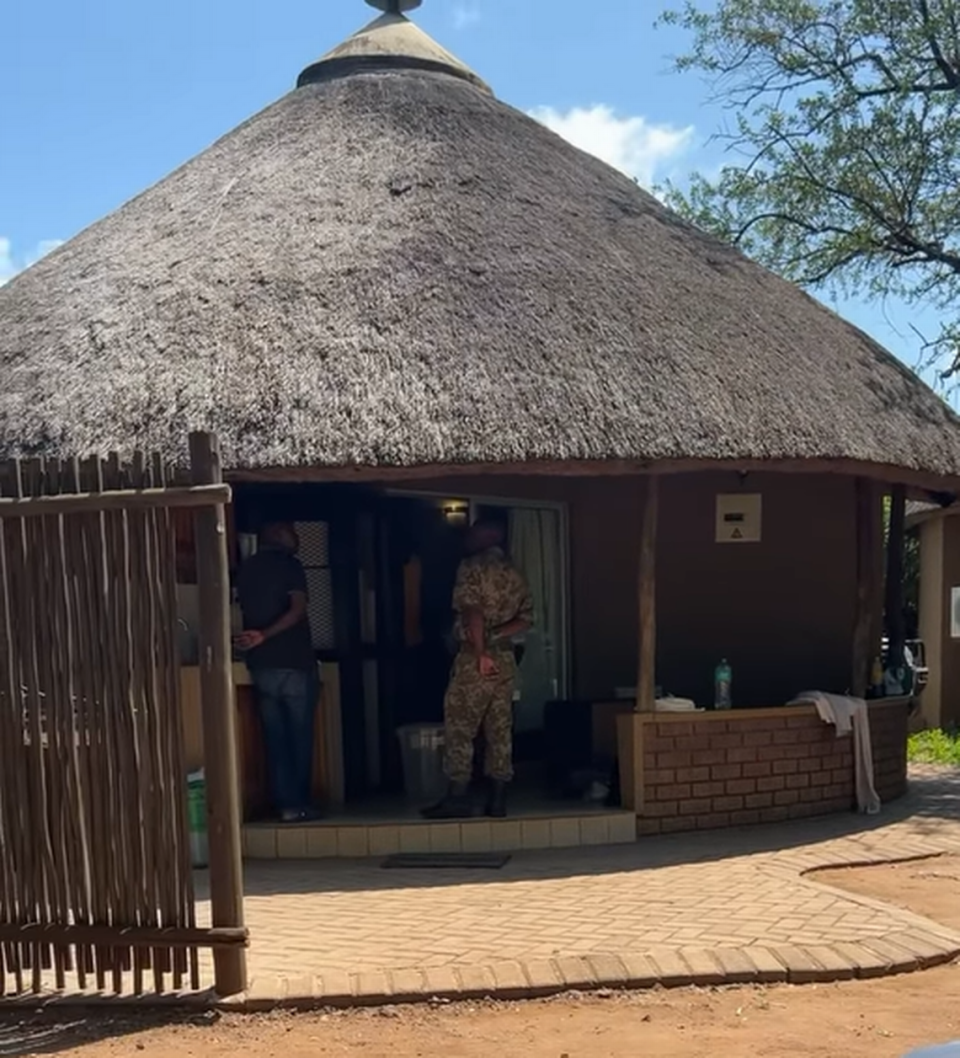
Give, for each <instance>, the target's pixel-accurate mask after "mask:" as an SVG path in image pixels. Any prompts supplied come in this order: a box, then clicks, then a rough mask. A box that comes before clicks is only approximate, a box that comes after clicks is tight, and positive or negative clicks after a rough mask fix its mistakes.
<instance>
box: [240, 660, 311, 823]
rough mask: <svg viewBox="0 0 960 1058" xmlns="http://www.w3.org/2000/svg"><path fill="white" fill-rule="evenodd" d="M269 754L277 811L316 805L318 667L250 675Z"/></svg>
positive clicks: (268, 764)
mask: <svg viewBox="0 0 960 1058" xmlns="http://www.w3.org/2000/svg"><path fill="white" fill-rule="evenodd" d="M251 678H252V680H253V687H254V690H255V691H256V696H257V708H258V711H259V713H260V723H261V725H262V726H263V738H264V742H265V743H266V751H267V779H268V781H269V784H270V794H271V798H272V800H273V807H274V809H275V810H276V811H277V812H281V813H283V812H299V811H303V810H304V809H307V808H309V807H310V805H311V803H312V801H313V789H312V787H313V782H312V780H313V730H314V718H315V714H316V708H317V699H318V698H319V692H320V681H319V679H318V677H317V672H316V669H314V670H312V671H304V670H301V669H259V670H257V671H255V672H252V673H251Z"/></svg>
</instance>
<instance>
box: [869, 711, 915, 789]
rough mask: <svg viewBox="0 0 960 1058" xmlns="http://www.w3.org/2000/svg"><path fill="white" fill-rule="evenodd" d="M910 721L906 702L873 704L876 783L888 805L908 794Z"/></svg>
mask: <svg viewBox="0 0 960 1058" xmlns="http://www.w3.org/2000/svg"><path fill="white" fill-rule="evenodd" d="M908 719H909V706H908V704H907V703H906V702H900V701H894V702H874V703H872V704H871V705H870V745H871V749H872V750H873V781H874V784H875V786H876V787H877V793H878V794H879V795H880V800H881V801H883V802H884V803H886V802H887V801H895V800H896V799H897V798H898V797H903V795H904V794H905V793H906V792H907V727H908Z"/></svg>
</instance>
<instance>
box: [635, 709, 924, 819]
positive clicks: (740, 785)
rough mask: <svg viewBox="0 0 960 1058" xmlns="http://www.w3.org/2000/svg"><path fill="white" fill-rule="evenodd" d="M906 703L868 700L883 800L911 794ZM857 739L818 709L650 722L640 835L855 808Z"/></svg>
mask: <svg viewBox="0 0 960 1058" xmlns="http://www.w3.org/2000/svg"><path fill="white" fill-rule="evenodd" d="M907 715H908V706H907V703H906V702H902V701H896V702H889V703H885V702H884V703H875V704H871V706H870V731H871V742H872V747H873V754H874V775H875V783H876V786H877V792H878V793H879V795H880V798H881V800H882V801H890V800H894V799H895V798H897V797H900V796H902V795H903V794H904V793H905V792H906V785H907V775H906V738H907ZM854 798H855V791H854V779H853V745H852V739H851V738H839V739H838V738H837V737H836V733H835V731H834V728H833V727H832V726H830V725H828V724H824V723H823V722H822V721H821V720H820V718H819V717H818V716H817V714H816V711H815V710H814V709H812V708H801V709H796V708H791V709H785V710H783V715H777V711H776V710H763V711H759V712H757V713H750V712H740V713H731V714H728V716H727V717H722V718H721V717H719V716H717V714H701V715H699V716H697V717H691V718H689V719H687V718H684V719H683V720H677V719H664V720H654V719H650V720H645V721H644V723H643V809H642V812H641V814H640V818H639V819H638V829H639V832H640V833H641V834H667V833H673V832H676V831H683V830H707V829H713V828H716V827H726V826H744V825H747V824H751V823H776V822H781V821H784V820H788V819H799V818H801V817H804V816H814V815H825V814H827V813H830V812H843V811H850V810H851V809H852V808H853V807H854Z"/></svg>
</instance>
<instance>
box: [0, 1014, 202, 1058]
mask: <svg viewBox="0 0 960 1058" xmlns="http://www.w3.org/2000/svg"><path fill="white" fill-rule="evenodd" d="M218 1020H219V1014H217V1012H216V1011H212V1010H204V1011H182V1010H181V1011H174V1010H162V1011H138V1012H136V1013H133V1012H126V1011H124V1012H116V1011H111V1010H110V1009H109V1008H108V1007H106V1006H104V1007H103V1008H101V1009H100V1010H98V1011H96V1012H95V1013H92V1014H90V1013H81V1012H79V1011H77V1013H76V1014H71V1013H70V1012H69V1011H67V1010H64V1009H62V1008H60V1009H57V1010H53V1009H51V1010H47V1011H38V1012H36V1013H28V1012H26V1011H24V1010H18V1011H12V1010H7V1011H2V1012H0V1058H21V1056H22V1058H25V1056H26V1055H43V1054H62V1053H63V1052H64V1051H69V1050H73V1049H74V1048H76V1047H82V1046H84V1045H85V1044H91V1043H97V1042H100V1041H102V1040H108V1039H121V1038H122V1037H125V1036H134V1035H137V1034H138V1033H141V1032H146V1031H148V1030H151V1029H160V1028H170V1027H175V1026H188V1025H189V1026H204V1025H214V1024H215V1023H216V1022H217V1021H218ZM130 1053H131V1054H134V1053H136V1044H134V1043H133V1042H131V1045H130Z"/></svg>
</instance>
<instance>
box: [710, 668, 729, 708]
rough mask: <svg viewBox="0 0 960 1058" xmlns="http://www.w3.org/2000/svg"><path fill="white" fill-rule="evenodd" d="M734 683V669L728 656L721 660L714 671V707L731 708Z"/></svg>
mask: <svg viewBox="0 0 960 1058" xmlns="http://www.w3.org/2000/svg"><path fill="white" fill-rule="evenodd" d="M732 685H733V669H731V668H730V664H729V662H728V661H727V659H726V658H724V659H723V661H721V662H720V664H719V665H718V666H717V667H716V669H715V670H714V673H713V707H714V709H730V708H731V707H732V705H733V698H732V696H731V688H732Z"/></svg>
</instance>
